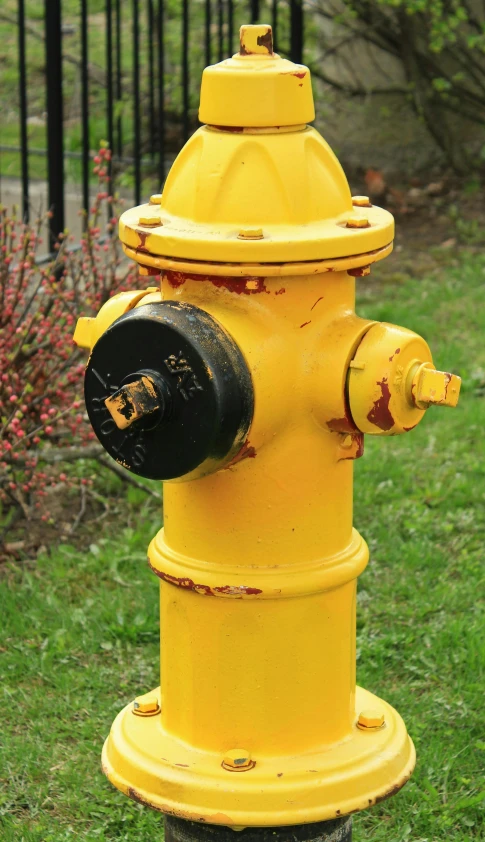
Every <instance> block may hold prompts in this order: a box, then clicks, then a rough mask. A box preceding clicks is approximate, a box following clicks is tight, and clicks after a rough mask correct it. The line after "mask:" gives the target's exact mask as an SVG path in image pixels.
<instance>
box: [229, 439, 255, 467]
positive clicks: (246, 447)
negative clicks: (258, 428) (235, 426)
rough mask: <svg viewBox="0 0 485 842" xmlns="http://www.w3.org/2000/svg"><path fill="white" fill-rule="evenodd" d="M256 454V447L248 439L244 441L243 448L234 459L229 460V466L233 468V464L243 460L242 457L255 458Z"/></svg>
mask: <svg viewBox="0 0 485 842" xmlns="http://www.w3.org/2000/svg"><path fill="white" fill-rule="evenodd" d="M255 456H256V448H254V447H252V445H250V444H249V441H248V439H246V441H245V442H244V444H243V446H242V447H241V450H240V451H239V452H238V453H236V455H235V457H234V459H232V460H231V461H230V462H229V465H228V466H227V467H228V468H232V466H233V465H237V463H238V462H241V460H242V459H254V457H255Z"/></svg>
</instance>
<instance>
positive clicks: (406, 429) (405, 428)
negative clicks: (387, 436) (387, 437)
mask: <svg viewBox="0 0 485 842" xmlns="http://www.w3.org/2000/svg"><path fill="white" fill-rule="evenodd" d="M418 424H419V421H418V423H417V424H413V425H412V427H403V430H404V432H405V433H409V431H410V430H414V428H415V427H417V426H418Z"/></svg>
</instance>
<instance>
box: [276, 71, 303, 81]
mask: <svg viewBox="0 0 485 842" xmlns="http://www.w3.org/2000/svg"><path fill="white" fill-rule="evenodd" d="M281 75H282V76H296V78H297V79H304V78H305V76H306V75H307V71H306V70H285V72H284V73H282V74H281Z"/></svg>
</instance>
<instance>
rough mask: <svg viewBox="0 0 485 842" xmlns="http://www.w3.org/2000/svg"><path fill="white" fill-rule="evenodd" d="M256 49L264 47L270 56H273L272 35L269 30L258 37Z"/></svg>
mask: <svg viewBox="0 0 485 842" xmlns="http://www.w3.org/2000/svg"><path fill="white" fill-rule="evenodd" d="M256 43H257V45H258V47H265V49H266V50H268V53H269V54H270V55H273V35H272V32H271V29H267V30H266V32H265V33H264V35H258V37H257V39H256Z"/></svg>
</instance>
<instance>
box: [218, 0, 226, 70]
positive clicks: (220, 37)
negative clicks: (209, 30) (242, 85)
mask: <svg viewBox="0 0 485 842" xmlns="http://www.w3.org/2000/svg"><path fill="white" fill-rule="evenodd" d="M223 58H224V0H217V60H218V61H222V59H223Z"/></svg>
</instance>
